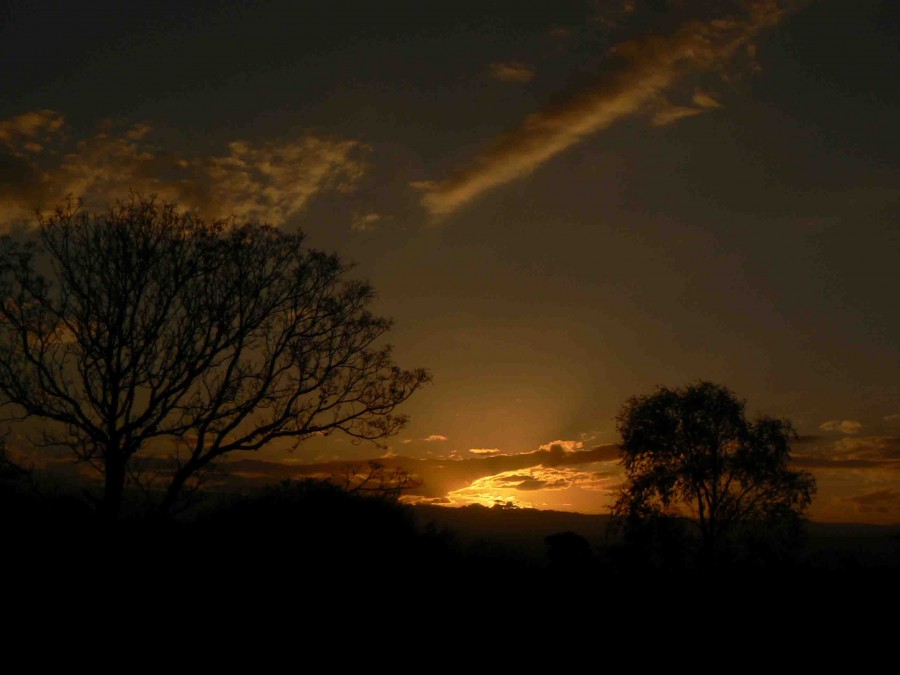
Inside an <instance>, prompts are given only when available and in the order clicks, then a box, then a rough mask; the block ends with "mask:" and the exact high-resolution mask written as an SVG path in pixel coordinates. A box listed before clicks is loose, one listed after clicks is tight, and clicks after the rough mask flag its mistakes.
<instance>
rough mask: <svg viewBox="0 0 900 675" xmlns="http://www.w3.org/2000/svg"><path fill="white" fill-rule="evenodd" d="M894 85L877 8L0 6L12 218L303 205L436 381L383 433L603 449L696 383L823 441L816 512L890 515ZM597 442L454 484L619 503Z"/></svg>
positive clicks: (303, 218) (880, 5)
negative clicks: (130, 196)
mask: <svg viewBox="0 0 900 675" xmlns="http://www.w3.org/2000/svg"><path fill="white" fill-rule="evenodd" d="M525 5H528V9H525V8H524V6H525ZM898 82H900V4H898V3H896V2H892V1H889V0H883V1H881V2H878V1H873V0H860V1H859V2H852V3H851V2H846V1H845V0H818V1H816V0H812V1H810V2H802V3H798V2H776V1H774V0H772V1H765V0H747V1H746V2H740V1H733V2H731V1H724V2H723V1H717V2H713V1H711V0H710V1H706V0H694V1H690V0H683V1H680V2H678V1H675V0H671V1H668V2H666V1H665V0H657V1H654V2H649V1H644V2H641V1H639V0H635V1H633V2H625V1H618V2H613V1H610V2H601V1H596V2H589V1H580V2H574V1H573V2H550V1H549V0H548V1H547V2H540V3H521V2H487V1H482V2H477V3H475V2H455V3H447V2H435V3H413V2H381V3H372V2H340V1H335V2H328V3H312V2H302V3H298V2H274V1H273V2H264V1H255V2H223V1H218V2H191V3H184V2H167V1H160V0H157V1H155V2H137V1H135V2H129V3H121V2H90V3H70V2H41V3H32V2H3V3H0V92H2V95H0V218H2V220H3V222H4V223H5V224H6V228H7V229H9V228H12V227H15V226H17V225H20V224H22V223H28V222H30V218H31V216H30V214H31V213H32V212H33V209H34V208H46V207H48V206H50V205H52V204H53V203H54V202H55V201H58V200H59V199H60V198H62V197H63V196H64V195H65V194H66V193H69V192H71V193H74V194H79V195H81V196H84V197H85V198H86V199H87V200H88V202H89V203H91V201H92V200H93V201H94V202H95V203H102V202H103V201H105V200H108V199H110V198H111V197H114V196H121V195H124V194H127V191H128V189H132V188H134V189H139V190H143V191H147V192H157V193H158V194H160V195H161V196H162V197H164V198H171V199H178V200H179V201H180V202H181V203H183V204H184V205H185V206H186V207H190V208H195V209H197V210H200V211H201V212H203V213H205V214H206V215H209V216H210V217H217V216H222V215H231V214H234V215H237V216H238V217H242V218H259V219H264V220H268V221H270V222H274V223H276V224H278V225H280V226H282V227H285V228H298V227H299V228H302V229H303V230H304V231H305V232H307V233H308V235H309V241H310V244H311V245H313V246H316V247H320V248H326V249H334V250H337V251H338V252H339V253H341V254H342V255H343V256H344V257H346V258H347V259H350V260H354V261H356V262H357V263H358V267H357V271H358V274H360V275H362V276H366V277H368V278H369V279H370V280H371V281H372V283H373V285H374V286H375V288H376V289H377V290H378V291H379V300H378V311H379V312H382V313H384V314H386V315H389V316H393V317H394V318H395V319H396V326H395V329H394V331H393V333H392V342H393V343H394V344H395V346H396V355H397V360H398V361H399V362H400V363H401V364H402V365H405V366H419V365H422V366H427V367H429V368H430V369H431V370H432V371H433V372H434V375H435V382H434V384H433V385H432V386H431V387H430V388H428V389H427V390H426V391H423V392H421V393H420V394H419V395H417V396H416V397H415V398H414V400H411V401H410V402H409V405H407V406H406V409H405V410H406V412H408V413H410V414H411V415H412V422H411V424H410V426H409V427H408V429H407V430H406V431H405V432H404V434H402V435H401V436H400V437H399V438H397V439H394V440H392V442H391V448H390V451H391V453H393V454H396V455H402V456H406V457H412V458H416V459H419V460H427V461H431V462H441V461H445V460H446V461H451V458H452V459H453V461H457V462H465V463H467V464H466V466H470V465H473V464H472V463H477V462H479V461H483V458H484V457H485V456H486V455H493V456H495V457H503V456H507V455H509V456H513V455H519V454H522V453H526V452H533V451H535V450H537V449H538V448H540V447H541V446H546V447H550V446H549V444H550V443H551V442H552V441H554V440H555V439H558V440H560V441H562V442H563V443H562V445H560V446H559V447H562V448H563V449H564V450H565V452H570V453H571V452H577V451H578V450H579V448H583V449H584V450H587V449H589V448H591V447H593V446H595V445H600V444H603V443H612V442H615V441H616V434H615V431H614V425H613V418H614V416H615V414H616V411H617V410H618V408H619V407H620V406H621V404H622V403H623V402H624V400H625V399H626V398H627V397H628V396H630V395H633V394H639V393H645V392H648V391H650V390H652V388H653V387H654V386H655V385H658V384H659V385H668V386H679V385H683V384H685V383H688V382H691V381H695V380H698V379H709V380H712V381H715V382H721V383H724V384H726V385H728V386H729V387H731V388H732V389H733V390H734V391H735V392H737V393H738V394H739V395H740V396H741V397H744V398H746V399H747V400H748V401H749V405H748V408H749V410H750V411H751V413H755V412H757V411H761V412H765V413H768V414H771V415H777V416H784V417H788V418H790V419H791V420H793V421H794V423H795V424H796V426H797V427H798V429H799V430H800V431H801V433H803V434H805V435H807V436H815V439H813V440H810V441H809V442H808V443H806V444H804V445H803V446H802V447H801V448H800V451H801V452H802V453H805V456H806V457H807V461H808V462H811V464H810V465H811V466H812V465H816V469H817V471H818V473H817V476H818V478H819V482H820V497H819V499H818V500H817V502H816V508H817V509H819V510H818V511H817V512H815V513H818V514H819V515H820V516H821V517H829V518H844V519H871V520H891V521H897V520H900V486H898V479H897V475H898V474H897V467H898V461H900V440H898V436H900V367H898V364H900V358H898V357H900V313H898V312H897V295H898V291H900V271H898V270H900V268H898V264H897V259H898V253H900V223H898V214H900V187H898V186H900V87H898V85H897V83H898ZM427 439H430V440H427ZM440 439H445V440H440ZM579 444H580V445H579ZM473 449H474V450H482V451H486V452H480V453H479V452H472V450H473ZM380 452H381V451H376V450H374V449H372V448H361V447H356V446H352V445H350V444H349V443H346V442H344V443H340V442H336V441H335V440H333V439H331V440H329V441H328V442H327V443H326V442H321V443H314V444H312V445H310V446H309V447H308V448H307V449H305V450H302V451H297V452H296V453H294V454H293V455H291V456H290V457H289V459H290V460H291V461H316V462H326V461H332V460H334V459H341V458H350V457H354V456H372V455H373V454H379V453H380ZM539 452H541V451H539ZM266 457H267V458H269V459H278V458H279V457H281V455H279V452H278V451H276V450H272V451H271V452H270V453H269V454H268V455H266ZM595 459H596V457H593V456H592V457H589V458H587V459H586V460H585V462H586V463H585V464H584V465H576V464H574V463H563V468H562V469H561V468H559V467H556V468H553V471H555V472H556V473H555V474H554V476H553V477H552V479H551V478H547V477H546V476H544V475H543V474H542V471H549V470H550V469H549V468H548V467H546V466H544V465H540V464H536V465H535V466H533V467H532V468H531V473H530V474H529V476H530V478H529V480H532V481H534V480H537V481H540V480H545V482H544V485H545V486H546V488H547V489H544V490H533V489H529V490H525V489H524V485H525V483H524V482H522V483H520V484H519V485H520V487H522V489H520V490H518V491H516V489H515V486H516V483H515V482H514V481H506V483H505V484H506V485H512V486H513V487H510V488H505V487H503V485H499V484H497V483H496V482H495V484H493V485H486V484H479V483H478V480H482V481H483V480H486V479H487V478H489V477H490V475H491V474H489V473H485V472H484V471H482V472H481V474H483V475H481V476H477V475H476V474H478V471H475V472H474V473H472V474H471V476H475V478H472V477H471V476H470V475H469V474H466V475H467V476H469V478H466V480H464V481H462V483H459V482H457V483H453V485H454V486H457V485H463V486H464V487H463V489H464V490H469V492H468V493H466V494H462V493H460V494H458V495H456V497H457V498H458V499H460V500H463V499H464V498H469V499H487V500H488V501H489V500H490V499H493V498H494V497H496V496H500V497H503V498H521V499H520V501H521V502H522V503H530V504H533V505H535V506H552V507H554V508H575V509H581V510H602V508H605V505H606V504H607V501H606V490H608V489H609V488H610V486H611V485H612V484H613V483H612V482H610V481H612V480H613V479H610V481H607V482H604V480H605V479H604V477H603V475H605V474H604V471H605V468H604V467H606V468H608V466H607V464H608V458H606V459H604V461H606V462H607V464H604V463H603V462H595V461H594V460H595ZM588 460H590V462H588ZM861 460H865V461H871V462H872V463H873V464H872V466H871V467H870V468H868V469H865V470H861V469H859V468H858V466H859V465H858V464H857V465H856V466H857V469H855V470H853V471H850V470H849V469H846V470H842V468H841V467H842V466H843V467H845V468H846V467H848V466H850V464H847V463H848V462H858V461H861ZM842 462H843V463H844V464H841V463H842ZM514 463H515V465H516V471H517V472H518V473H519V474H521V471H522V469H521V465H522V464H523V462H522V461H521V460H516V461H515V462H514ZM525 463H526V464H527V462H525ZM500 464H502V462H500V463H498V462H496V461H495V463H494V465H492V466H493V467H494V468H497V467H499V466H500ZM458 466H463V465H462V464H460V465H458ZM479 466H481V465H479ZM598 467H599V468H598ZM501 468H502V467H501ZM563 469H564V470H563ZM491 470H493V469H491ZM542 476H543V478H542ZM461 480H462V479H461ZM467 481H468V482H467ZM473 481H474V482H473ZM560 481H562V482H560ZM566 481H568V482H566ZM501 483H502V481H501ZM498 485H499V487H498ZM534 485H535V483H533V482H529V483H528V486H529V487H534ZM551 486H552V487H553V488H554V489H550V487H551ZM482 488H483V489H482ZM448 489H449V488H448ZM438 492H440V491H438ZM526 493H527V494H526ZM431 496H439V495H438V494H432V495H431Z"/></svg>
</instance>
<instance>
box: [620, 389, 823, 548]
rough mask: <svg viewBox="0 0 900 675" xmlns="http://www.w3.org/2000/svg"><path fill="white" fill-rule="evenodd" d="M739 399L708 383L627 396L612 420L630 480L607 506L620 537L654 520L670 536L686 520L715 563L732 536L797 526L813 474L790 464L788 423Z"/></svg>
mask: <svg viewBox="0 0 900 675" xmlns="http://www.w3.org/2000/svg"><path fill="white" fill-rule="evenodd" d="M744 406H745V404H744V402H743V401H740V400H738V399H737V398H736V397H735V395H734V394H733V393H732V392H731V391H730V390H728V389H727V388H726V387H724V386H721V385H716V384H713V383H710V382H699V383H697V384H694V385H690V386H687V387H684V388H682V389H668V388H665V387H660V388H659V389H658V390H657V391H656V392H655V393H653V394H650V395H645V396H636V397H632V398H631V399H629V400H628V401H627V402H626V404H625V405H624V406H623V408H622V410H621V411H620V412H619V415H618V418H617V428H618V431H619V433H620V434H621V436H622V441H623V443H622V450H623V453H624V456H623V458H622V465H623V466H624V468H625V473H626V476H627V478H628V483H627V485H626V486H625V487H624V488H623V490H622V492H621V494H620V496H619V499H618V501H617V502H616V504H615V507H614V514H616V515H617V516H619V517H620V518H622V519H624V522H625V523H626V539H627V538H628V536H629V534H630V536H631V537H632V539H640V538H641V537H642V536H644V535H646V533H648V532H652V531H659V530H660V527H657V526H654V525H652V523H653V522H654V521H656V522H657V523H658V524H659V525H660V526H662V525H665V523H666V522H668V525H665V527H664V528H663V529H664V530H665V531H667V532H669V533H670V534H669V535H668V537H667V538H668V539H669V540H671V541H675V540H676V539H677V538H678V536H677V535H675V539H673V538H672V537H673V534H674V533H673V528H675V529H676V530H677V529H678V526H677V524H678V523H685V524H689V525H688V526H689V528H690V529H693V530H694V532H695V535H697V536H698V537H699V543H700V548H701V555H702V559H703V560H704V561H706V562H712V561H715V560H716V559H717V557H718V556H719V555H720V554H722V553H723V552H724V550H725V548H726V547H727V545H728V543H729V542H733V541H735V539H736V538H737V537H739V536H744V535H748V534H750V533H757V534H758V533H759V532H760V531H761V530H764V531H766V532H767V533H768V534H769V535H775V534H786V535H787V534H794V533H796V531H797V528H798V527H799V524H800V522H801V519H802V516H803V514H804V512H805V510H806V508H807V507H808V506H809V504H810V502H811V500H812V497H813V494H814V493H815V489H816V485H815V480H814V479H813V477H812V475H811V474H810V473H809V472H807V471H795V470H792V469H791V468H790V465H789V461H790V441H791V440H792V439H794V438H795V437H796V434H795V432H794V430H793V427H792V426H791V424H790V422H788V421H786V420H779V419H772V418H770V417H760V418H759V419H757V420H756V421H749V420H747V419H746V417H745V414H744ZM648 528H649V529H648ZM642 533H643V534H642Z"/></svg>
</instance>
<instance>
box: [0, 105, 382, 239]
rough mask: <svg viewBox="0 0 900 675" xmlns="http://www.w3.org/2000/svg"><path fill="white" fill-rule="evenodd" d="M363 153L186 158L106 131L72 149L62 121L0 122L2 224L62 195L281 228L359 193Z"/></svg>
mask: <svg viewBox="0 0 900 675" xmlns="http://www.w3.org/2000/svg"><path fill="white" fill-rule="evenodd" d="M367 152H368V148H367V146H365V145H363V144H361V143H359V142H357V141H348V140H340V139H335V138H329V137H320V136H317V135H314V134H312V133H309V132H307V133H303V134H300V135H298V136H295V137H292V138H286V139H281V140H277V141H275V140H271V141H264V142H260V143H250V142H247V141H233V142H231V143H228V145H227V147H226V148H225V151H224V152H222V153H219V154H213V155H210V156H189V155H182V154H179V153H177V152H171V151H165V150H163V149H161V148H160V147H159V146H158V145H157V144H156V143H155V142H154V140H153V129H152V128H151V127H149V126H147V125H144V124H135V125H132V126H126V127H122V126H121V125H116V124H113V123H111V122H108V121H106V122H103V123H102V124H101V125H100V126H99V128H98V129H97V130H95V132H94V133H93V134H92V135H90V136H89V137H87V138H83V139H80V140H77V141H73V140H72V139H71V138H70V135H69V133H68V132H67V128H66V125H65V120H64V118H63V116H62V115H61V114H60V113H58V112H54V111H51V110H41V111H35V112H31V113H26V114H24V115H19V116H18V117H14V118H11V119H8V120H4V121H0V178H2V180H0V186H2V187H0V220H2V221H4V222H5V223H7V224H9V223H16V222H27V221H29V220H30V219H31V217H32V215H33V214H34V211H35V210H36V209H40V210H48V209H52V208H53V207H54V206H56V205H57V204H59V203H60V202H61V201H62V200H63V199H64V198H65V197H66V195H69V194H71V195H74V196H76V197H80V198H82V199H84V201H85V204H86V206H87V207H88V208H102V207H104V206H106V205H107V204H108V203H109V202H110V201H111V200H113V199H116V198H120V199H121V198H124V197H127V196H128V194H129V192H131V191H137V192H143V193H147V194H150V193H153V194H156V195H158V196H159V197H160V198H162V199H166V200H172V201H176V202H178V203H179V205H180V206H182V207H184V208H186V209H188V210H191V211H194V212H195V213H197V214H199V215H201V216H203V217H205V218H210V219H214V218H225V217H231V216H234V217H235V218H237V219H239V220H262V221H266V222H269V223H271V224H273V225H281V224H283V223H284V222H285V221H286V220H287V219H288V218H290V217H291V216H292V215H294V214H296V213H299V212H301V211H303V210H304V209H305V208H306V206H307V205H308V203H309V201H310V200H311V199H312V198H313V197H314V196H315V195H317V194H321V193H325V192H346V191H350V190H352V189H354V187H355V186H356V184H357V183H358V181H359V179H360V178H361V177H362V176H363V174H364V173H365V171H366V163H365V155H366V153H367Z"/></svg>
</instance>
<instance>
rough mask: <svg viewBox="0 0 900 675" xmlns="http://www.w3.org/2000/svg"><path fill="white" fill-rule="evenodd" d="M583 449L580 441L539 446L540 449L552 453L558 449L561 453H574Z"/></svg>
mask: <svg viewBox="0 0 900 675" xmlns="http://www.w3.org/2000/svg"><path fill="white" fill-rule="evenodd" d="M583 447H584V443H583V442H582V441H550V442H549V443H545V444H544V445H542V446H540V449H541V450H546V451H554V450H555V449H556V448H559V449H561V450H562V451H563V452H575V451H576V450H580V449H581V448H583Z"/></svg>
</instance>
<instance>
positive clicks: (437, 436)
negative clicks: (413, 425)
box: [422, 434, 450, 443]
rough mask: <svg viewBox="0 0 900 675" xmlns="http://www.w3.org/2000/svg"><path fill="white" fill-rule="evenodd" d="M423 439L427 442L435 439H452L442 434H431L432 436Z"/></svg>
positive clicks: (432, 441)
mask: <svg viewBox="0 0 900 675" xmlns="http://www.w3.org/2000/svg"><path fill="white" fill-rule="evenodd" d="M422 440H423V441H425V442H426V443H434V442H435V441H449V440H450V439H449V438H447V437H446V436H441V435H440V434H431V436H426V437H425V438H423V439H422Z"/></svg>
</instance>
